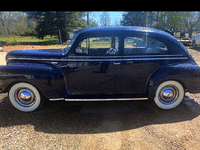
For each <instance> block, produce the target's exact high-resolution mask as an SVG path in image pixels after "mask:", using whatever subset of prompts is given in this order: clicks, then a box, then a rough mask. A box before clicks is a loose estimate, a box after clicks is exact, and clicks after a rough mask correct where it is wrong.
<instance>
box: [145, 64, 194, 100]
mask: <svg viewBox="0 0 200 150" xmlns="http://www.w3.org/2000/svg"><path fill="white" fill-rule="evenodd" d="M186 68H187V67H186ZM186 68H185V67H177V66H171V65H167V66H163V67H160V68H159V69H157V70H156V71H155V72H154V73H153V74H152V75H151V76H150V78H149V80H148V82H147V86H146V93H147V95H148V97H149V98H151V99H152V98H154V97H155V93H156V90H157V88H158V86H159V85H160V84H161V83H163V82H165V81H168V80H173V81H177V82H178V83H180V84H181V85H182V86H183V88H184V90H185V92H187V91H188V88H190V87H189V86H188V85H189V82H190V81H191V78H192V76H193V75H192V73H191V72H190V69H186Z"/></svg>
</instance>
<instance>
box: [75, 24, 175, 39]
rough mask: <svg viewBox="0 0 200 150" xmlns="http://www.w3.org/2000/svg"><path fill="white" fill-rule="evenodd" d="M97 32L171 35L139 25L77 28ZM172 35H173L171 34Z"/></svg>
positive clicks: (82, 31)
mask: <svg viewBox="0 0 200 150" xmlns="http://www.w3.org/2000/svg"><path fill="white" fill-rule="evenodd" d="M94 31H96V32H98V31H111V32H112V31H136V32H145V33H157V34H162V35H165V36H171V35H170V34H168V33H166V32H164V31H161V30H157V29H153V28H149V27H139V26H106V27H91V28H83V29H80V30H78V33H86V32H94ZM172 37H173V36H172Z"/></svg>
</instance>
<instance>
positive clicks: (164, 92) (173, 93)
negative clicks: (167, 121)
mask: <svg viewBox="0 0 200 150" xmlns="http://www.w3.org/2000/svg"><path fill="white" fill-rule="evenodd" d="M184 96H185V91H184V88H183V86H182V85H181V84H180V83H179V82H177V81H173V80H170V81H165V82H163V83H161V84H160V85H159V86H158V88H157V90H156V95H155V98H154V100H153V102H154V103H155V104H156V105H157V106H158V107H159V108H161V109H173V108H175V107H177V106H178V105H179V104H180V103H181V102H182V100H183V98H184Z"/></svg>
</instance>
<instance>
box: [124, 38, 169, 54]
mask: <svg viewBox="0 0 200 150" xmlns="http://www.w3.org/2000/svg"><path fill="white" fill-rule="evenodd" d="M167 53H168V48H167V46H166V45H165V44H164V43H163V42H161V41H158V40H156V39H153V38H148V37H126V38H125V39H124V54H125V55H154V54H159V55H162V54H163V55H164V54H167Z"/></svg>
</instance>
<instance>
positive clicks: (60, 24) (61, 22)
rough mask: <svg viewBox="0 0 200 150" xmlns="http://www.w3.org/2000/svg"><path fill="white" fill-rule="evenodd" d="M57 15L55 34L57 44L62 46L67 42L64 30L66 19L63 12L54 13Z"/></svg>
mask: <svg viewBox="0 0 200 150" xmlns="http://www.w3.org/2000/svg"><path fill="white" fill-rule="evenodd" d="M56 15H57V30H58V31H57V32H58V41H59V42H58V43H59V44H63V43H65V42H67V31H66V28H65V23H66V18H65V14H64V13H63V12H56Z"/></svg>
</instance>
